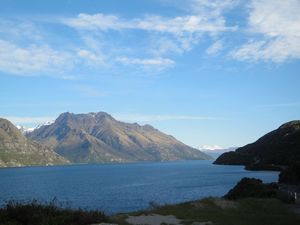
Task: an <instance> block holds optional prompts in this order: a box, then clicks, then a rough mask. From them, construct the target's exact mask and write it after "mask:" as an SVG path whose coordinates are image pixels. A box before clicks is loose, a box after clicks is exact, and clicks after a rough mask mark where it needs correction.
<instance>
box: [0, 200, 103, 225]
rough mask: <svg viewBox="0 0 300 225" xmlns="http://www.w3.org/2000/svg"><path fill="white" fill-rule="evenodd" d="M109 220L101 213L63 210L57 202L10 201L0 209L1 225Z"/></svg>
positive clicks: (68, 224)
mask: <svg viewBox="0 0 300 225" xmlns="http://www.w3.org/2000/svg"><path fill="white" fill-rule="evenodd" d="M107 220H108V218H107V217H106V216H105V215H104V214H103V213H102V212H100V211H88V210H83V209H70V208H62V207H59V206H58V205H57V203H56V201H53V202H50V203H39V202H37V201H32V202H23V203H21V202H13V201H10V202H8V203H7V204H6V205H5V206H4V207H3V208H1V209H0V224H1V225H87V224H93V223H100V222H106V221H107Z"/></svg>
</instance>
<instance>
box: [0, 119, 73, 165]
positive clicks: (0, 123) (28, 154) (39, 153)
mask: <svg viewBox="0 0 300 225" xmlns="http://www.w3.org/2000/svg"><path fill="white" fill-rule="evenodd" d="M66 163H68V160H66V159H64V158H63V157H61V156H60V155H58V154H57V153H55V152H54V151H53V149H51V148H49V147H46V146H43V145H41V144H39V143H37V142H35V141H31V140H28V139H27V138H26V137H25V136H23V134H22V133H21V132H20V131H19V130H18V129H17V128H16V127H15V126H14V125H13V124H12V123H11V122H9V121H8V120H6V119H2V118H0V166H1V167H11V166H29V165H54V164H66Z"/></svg>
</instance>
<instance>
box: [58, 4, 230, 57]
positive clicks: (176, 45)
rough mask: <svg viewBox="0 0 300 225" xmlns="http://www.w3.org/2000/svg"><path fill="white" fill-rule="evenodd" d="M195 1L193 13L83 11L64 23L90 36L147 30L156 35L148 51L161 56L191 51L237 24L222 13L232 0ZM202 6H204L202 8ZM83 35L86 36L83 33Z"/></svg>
mask: <svg viewBox="0 0 300 225" xmlns="http://www.w3.org/2000/svg"><path fill="white" fill-rule="evenodd" d="M228 2H229V1H228ZM230 2H231V1H230ZM193 4H196V5H197V6H198V7H197V8H198V10H197V11H195V13H194V14H187V15H184V16H177V17H171V18H167V17H162V16H158V15H147V16H143V17H136V18H131V19H126V18H122V17H119V16H118V15H110V14H102V13H98V14H85V13H81V14H79V15H78V16H77V17H75V18H64V19H63V20H62V23H64V24H66V25H68V26H70V27H73V28H75V29H77V30H79V31H89V32H86V33H85V34H84V35H90V32H94V33H99V32H107V31H110V30H114V31H123V30H140V31H144V32H147V35H148V36H154V38H152V39H151V38H150V41H151V42H150V43H147V45H148V46H150V47H153V48H154V49H155V50H153V49H151V50H150V51H148V52H152V53H154V54H155V55H159V56H163V55H165V54H167V53H170V52H172V53H182V52H186V51H189V50H191V49H192V48H193V47H194V46H196V45H197V44H198V43H199V40H200V39H201V38H202V36H203V35H204V34H210V35H216V34H219V33H223V32H226V31H233V30H235V29H236V27H228V26H227V25H226V20H225V18H224V17H223V16H222V15H221V14H222V9H225V8H226V7H225V5H226V6H227V5H229V3H226V4H225V5H223V4H217V3H215V4H211V3H209V4H208V3H206V4H204V3H203V2H200V1H199V2H197V3H193ZM199 5H204V6H203V7H202V10H200V6H199ZM81 33H82V32H81ZM83 38H85V37H84V36H83Z"/></svg>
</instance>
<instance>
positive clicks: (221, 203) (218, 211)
mask: <svg viewBox="0 0 300 225" xmlns="http://www.w3.org/2000/svg"><path fill="white" fill-rule="evenodd" d="M289 207H290V206H289V205H286V204H283V203H282V202H281V201H279V200H277V199H258V198H245V199H240V200H237V201H230V200H225V199H222V198H205V199H202V200H199V201H194V202H188V203H182V204H178V205H168V206H161V207H155V208H154V209H152V210H149V211H140V212H136V213H131V214H120V215H116V216H114V217H112V218H111V222H114V223H116V224H120V225H127V224H129V223H128V222H127V220H128V218H130V217H138V216H141V215H144V216H145V215H146V216H147V215H148V216H150V215H154V214H155V215H173V216H175V217H176V218H178V219H179V220H181V224H203V225H204V224H217V225H253V224H255V225H269V224H272V225H283V224H284V225H296V224H300V215H299V214H297V213H295V212H293V211H292V210H291V209H290V208H289ZM162 224H167V223H164V222H163V221H162Z"/></svg>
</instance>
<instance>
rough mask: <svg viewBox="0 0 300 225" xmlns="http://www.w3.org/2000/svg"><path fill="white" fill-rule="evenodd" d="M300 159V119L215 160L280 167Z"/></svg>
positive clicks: (247, 165) (260, 166)
mask: <svg viewBox="0 0 300 225" xmlns="http://www.w3.org/2000/svg"><path fill="white" fill-rule="evenodd" d="M297 161H300V121H299V120H295V121H291V122H288V123H285V124H283V125H282V126H280V127H279V128H278V129H276V130H274V131H271V132H270V133H268V134H266V135H264V136H263V137H261V138H260V139H258V140H257V141H256V142H254V143H252V144H248V145H246V146H244V147H241V148H238V149H237V150H236V151H234V152H227V153H224V154H222V155H221V156H220V157H219V158H217V160H216V161H215V162H214V163H215V164H223V165H245V166H246V168H248V169H276V168H277V169H280V168H281V167H282V166H287V165H291V164H293V163H294V162H297Z"/></svg>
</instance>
